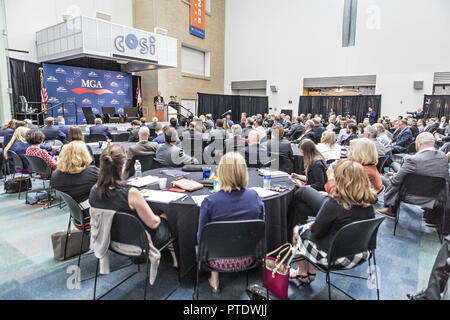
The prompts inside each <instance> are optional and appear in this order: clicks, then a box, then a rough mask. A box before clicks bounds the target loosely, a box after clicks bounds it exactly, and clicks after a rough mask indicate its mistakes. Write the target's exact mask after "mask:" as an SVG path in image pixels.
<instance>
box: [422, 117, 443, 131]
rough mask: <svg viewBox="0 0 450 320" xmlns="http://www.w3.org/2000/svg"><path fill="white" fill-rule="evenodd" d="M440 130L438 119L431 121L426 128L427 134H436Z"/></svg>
mask: <svg viewBox="0 0 450 320" xmlns="http://www.w3.org/2000/svg"><path fill="white" fill-rule="evenodd" d="M437 129H439V121H438V119H436V118H431V119H429V123H428V125H427V126H426V127H425V130H424V131H425V132H429V133H432V134H434V133H435V132H436V131H437Z"/></svg>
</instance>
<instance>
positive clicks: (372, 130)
mask: <svg viewBox="0 0 450 320" xmlns="http://www.w3.org/2000/svg"><path fill="white" fill-rule="evenodd" d="M377 134H378V132H377V128H376V127H375V126H369V127H367V128H365V129H364V137H365V138H367V139H369V140H370V141H372V142H373V144H374V145H375V148H376V149H377V152H378V158H381V157H385V156H386V153H388V149H386V147H385V146H383V145H382V144H381V143H380V142H379V141H378V140H377Z"/></svg>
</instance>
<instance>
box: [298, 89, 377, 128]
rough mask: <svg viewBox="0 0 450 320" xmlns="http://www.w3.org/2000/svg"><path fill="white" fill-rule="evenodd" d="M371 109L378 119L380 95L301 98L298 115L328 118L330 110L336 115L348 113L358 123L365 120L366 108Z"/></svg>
mask: <svg viewBox="0 0 450 320" xmlns="http://www.w3.org/2000/svg"><path fill="white" fill-rule="evenodd" d="M369 107H372V108H373V109H374V110H375V112H376V113H377V115H376V119H377V118H379V117H380V113H381V112H380V110H381V95H376V96H375V95H370V96H369V95H367V96H314V97H311V96H301V97H300V103H299V107H298V114H302V113H304V114H308V113H311V114H312V115H313V116H314V115H315V114H321V115H323V116H324V117H325V118H327V117H328V114H329V113H330V110H331V108H333V109H334V112H335V113H336V114H337V115H339V114H340V115H344V114H345V113H347V112H348V113H350V114H351V115H352V116H353V115H354V116H356V119H357V121H358V122H363V120H364V118H366V115H367V112H368V108H369Z"/></svg>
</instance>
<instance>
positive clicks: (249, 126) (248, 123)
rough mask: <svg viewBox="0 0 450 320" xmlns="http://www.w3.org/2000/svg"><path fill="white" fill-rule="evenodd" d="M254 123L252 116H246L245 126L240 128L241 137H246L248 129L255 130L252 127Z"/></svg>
mask: <svg viewBox="0 0 450 320" xmlns="http://www.w3.org/2000/svg"><path fill="white" fill-rule="evenodd" d="M254 124H255V122H254V121H253V119H252V118H247V121H246V122H245V128H244V129H243V130H242V138H244V139H247V138H248V134H249V133H250V131H253V130H255V129H254V128H253V125H254Z"/></svg>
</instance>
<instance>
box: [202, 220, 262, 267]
mask: <svg viewBox="0 0 450 320" xmlns="http://www.w3.org/2000/svg"><path fill="white" fill-rule="evenodd" d="M265 254H266V223H265V222H264V221H263V220H249V221H231V222H213V223H209V224H207V225H206V226H205V227H204V228H203V230H202V235H201V239H200V246H199V254H198V257H197V259H198V260H197V261H198V262H200V263H201V262H206V261H208V260H209V259H220V258H237V257H248V256H250V257H255V258H256V259H263V258H264V257H265Z"/></svg>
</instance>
